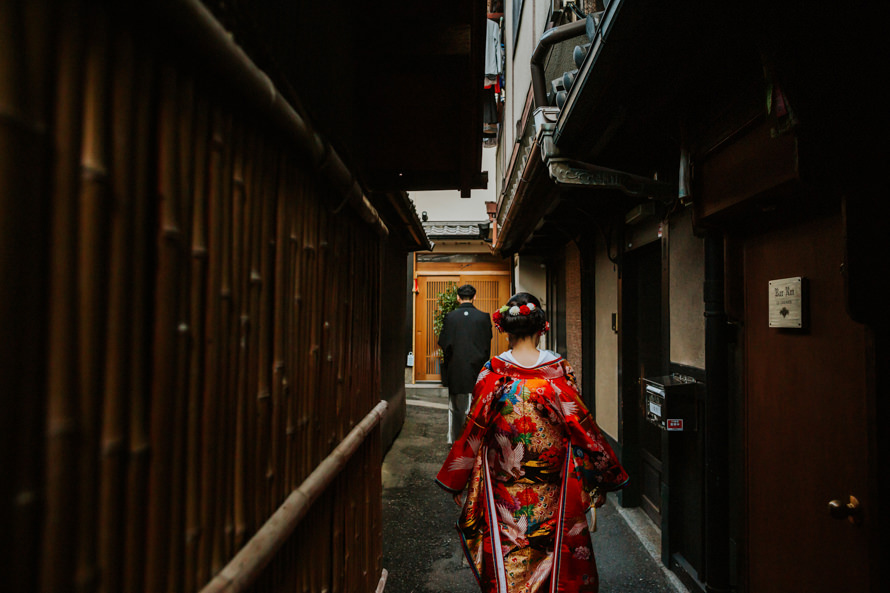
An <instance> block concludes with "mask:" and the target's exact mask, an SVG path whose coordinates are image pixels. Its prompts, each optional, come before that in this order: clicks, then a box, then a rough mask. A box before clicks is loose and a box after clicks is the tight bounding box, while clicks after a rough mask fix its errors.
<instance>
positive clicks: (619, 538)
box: [383, 383, 686, 593]
mask: <svg viewBox="0 0 890 593" xmlns="http://www.w3.org/2000/svg"><path fill="white" fill-rule="evenodd" d="M407 392H408V393H407V403H408V411H407V417H406V418H405V424H404V425H403V427H402V431H401V432H400V433H399V436H398V437H397V438H396V440H395V442H394V443H393V445H392V448H391V449H390V450H389V452H388V453H387V454H386V457H385V458H384V460H383V567H384V568H385V569H386V570H387V571H388V573H389V574H388V577H387V581H386V592H387V593H446V592H448V593H478V591H479V587H478V585H477V584H476V581H475V579H474V577H473V573H472V571H471V569H470V567H469V566H468V565H467V564H466V562H464V561H463V553H462V551H461V549H460V543H459V539H458V535H457V531H456V530H455V528H454V524H455V520H456V519H457V514H458V509H457V507H455V505H454V502H453V501H452V500H451V496H450V495H449V494H448V493H447V492H445V491H443V490H442V489H441V488H439V486H437V485H436V483H435V481H434V476H435V475H436V472H437V471H438V470H439V467H440V466H441V464H442V461H443V460H444V458H445V455H446V453H447V451H448V445H447V444H446V442H445V428H446V425H447V401H448V398H447V396H446V395H445V391H444V389H443V388H442V387H441V386H440V385H438V384H435V383H429V384H416V385H409V386H408V387H407ZM642 515H643V514H642V513H641V512H640V513H638V514H630V513H624V514H619V511H618V510H617V505H616V502H615V500H614V498H612V497H611V495H610V498H609V502H608V503H607V504H606V506H604V507H603V508H602V509H601V510H600V514H599V517H600V518H599V521H598V524H599V529H598V530H597V532H596V533H595V534H594V538H593V544H594V552H595V554H596V559H597V565H598V567H599V573H600V591H601V593H637V592H639V593H686V589H685V588H684V587H683V585H682V584H681V583H680V581H679V580H678V579H677V577H676V576H674V574H673V573H671V572H670V571H667V570H666V569H664V568H663V566H662V565H661V564H660V563H658V562H657V561H656V560H655V559H654V558H653V557H652V556H651V555H650V552H648V551H647V549H646V546H645V545H644V544H643V543H642V541H641V540H640V535H638V533H645V531H646V529H647V527H648V529H649V530H650V531H649V536H650V537H649V539H652V536H653V535H655V529H654V526H653V525H652V523H651V521H649V520H648V518H645V519H644V518H642ZM632 524H633V525H639V527H637V528H636V530H635V529H634V528H632V527H631V525H632ZM643 537H644V538H645V534H644V535H643ZM656 539H657V538H656ZM650 549H652V550H653V552H652V553H654V554H656V555H657V554H658V550H657V549H656V548H654V547H653V546H652V545H651V544H650Z"/></svg>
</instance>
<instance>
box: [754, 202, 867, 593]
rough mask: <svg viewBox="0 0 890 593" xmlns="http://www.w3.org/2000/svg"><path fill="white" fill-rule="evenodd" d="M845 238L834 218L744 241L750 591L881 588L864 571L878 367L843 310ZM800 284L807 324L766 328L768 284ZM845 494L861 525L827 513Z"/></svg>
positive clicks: (863, 334)
mask: <svg viewBox="0 0 890 593" xmlns="http://www.w3.org/2000/svg"><path fill="white" fill-rule="evenodd" d="M842 230H843V227H842V221H841V216H840V214H839V213H837V214H834V215H831V216H827V217H823V218H819V219H816V220H810V221H807V222H803V223H799V224H795V225H789V226H783V227H780V228H774V229H769V230H766V231H763V232H761V233H758V234H754V235H751V236H748V237H745V238H742V262H741V264H740V265H741V267H742V270H743V277H744V279H745V281H744V288H743V294H744V316H745V323H744V327H745V332H744V336H745V372H744V380H745V423H746V434H745V440H746V443H745V445H746V453H747V458H746V477H745V482H746V492H745V494H746V498H747V505H746V506H747V512H746V522H745V524H746V536H747V538H746V539H747V546H746V548H747V565H748V570H747V583H746V585H747V586H746V589H747V590H748V591H750V592H751V593H754V592H756V593H771V592H776V593H778V592H785V591H809V592H812V593H829V592H832V593H834V592H837V591H874V590H876V589H875V587H877V586H878V584H877V583H872V582H870V571H869V567H868V561H869V548H868V545H869V540H870V538H871V537H872V533H871V530H872V529H873V528H874V527H873V521H871V522H870V521H869V513H873V512H874V511H873V509H874V505H876V504H878V501H876V500H869V491H868V488H869V484H868V477H869V475H874V472H875V471H876V470H877V468H875V467H871V466H870V462H869V459H870V457H871V456H870V454H869V453H870V451H869V444H868V435H869V434H870V432H872V429H873V427H872V426H870V419H869V409H870V408H869V406H870V404H869V402H870V401H871V395H870V389H872V386H870V385H869V383H868V377H869V376H870V373H872V372H873V369H872V368H871V367H872V366H873V360H872V358H871V356H872V355H871V353H870V350H869V348H870V346H869V337H868V332H867V330H866V328H865V327H864V326H862V325H860V324H858V323H855V322H853V321H852V320H851V319H850V318H849V317H848V316H847V314H846V312H845V306H844V285H843V279H842V275H841V272H840V265H841V262H842V261H843V237H842ZM816 245H818V248H815V247H814V246H816ZM876 273H877V270H876ZM797 276H802V277H804V278H806V279H807V282H808V284H807V288H806V292H805V294H804V299H805V303H806V304H807V305H808V307H809V315H808V323H807V326H806V327H805V328H804V329H775V328H770V327H769V318H768V314H769V308H768V294H767V293H768V283H769V281H770V280H776V279H782V278H789V277H797ZM851 495H853V496H855V497H857V498H858V500H859V503H860V505H861V509H862V510H863V513H864V518H865V520H864V521H863V522H862V524H860V525H854V524H851V523H849V522H848V521H846V520H843V519H841V520H838V519H833V518H831V516H830V515H829V506H828V503H829V501H831V500H835V499H836V500H841V501H843V502H848V501H849V500H850V499H849V497H850V496H851Z"/></svg>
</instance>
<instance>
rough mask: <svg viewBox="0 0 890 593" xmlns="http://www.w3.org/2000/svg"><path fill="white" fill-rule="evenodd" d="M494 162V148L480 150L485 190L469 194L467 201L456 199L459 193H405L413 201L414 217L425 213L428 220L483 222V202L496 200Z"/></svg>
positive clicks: (486, 213) (457, 191)
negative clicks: (484, 172)
mask: <svg viewBox="0 0 890 593" xmlns="http://www.w3.org/2000/svg"><path fill="white" fill-rule="evenodd" d="M496 162H497V149H496V148H493V147H492V148H483V149H482V170H483V171H488V188H487V189H474V190H472V191H470V197H469V198H462V197H460V191H459V190H445V191H416V192H409V193H408V197H409V198H411V199H412V200H413V201H414V205H415V206H416V207H417V215H418V216H420V214H421V212H423V211H426V213H427V214H428V215H429V220H431V221H437V220H452V221H473V222H485V221H487V220H488V212H487V211H486V209H485V202H494V201H496V200H497V190H496V188H495V186H496V185H497V184H496V183H495V163H496Z"/></svg>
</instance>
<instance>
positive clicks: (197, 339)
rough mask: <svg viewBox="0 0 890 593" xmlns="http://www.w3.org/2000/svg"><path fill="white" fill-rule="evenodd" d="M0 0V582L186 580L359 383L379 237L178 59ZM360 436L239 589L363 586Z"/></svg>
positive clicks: (355, 414)
mask: <svg viewBox="0 0 890 593" xmlns="http://www.w3.org/2000/svg"><path fill="white" fill-rule="evenodd" d="M96 6H99V3H95V5H94V3H89V2H64V3H58V2H53V3H50V2H43V1H35V2H31V1H29V2H24V1H21V2H4V3H2V5H0V27H2V31H0V34H2V40H3V46H4V48H3V51H0V231H2V233H0V247H2V260H0V291H2V294H0V296H2V299H0V330H2V340H0V342H2V343H3V346H2V348H3V350H2V355H3V356H2V357H0V358H2V361H0V365H2V366H0V393H2V413H0V434H2V439H3V440H2V446H0V473H2V475H3V479H2V480H0V482H2V483H3V486H2V487H0V488H2V490H0V494H2V501H0V538H2V540H3V548H4V549H5V550H6V553H4V554H3V555H2V556H0V557H2V560H0V590H3V591H14V592H18V591H22V592H24V591H43V592H46V593H50V592H51V593H62V592H66V591H75V590H76V591H107V592H118V591H126V592H137V591H138V592H141V591H146V592H152V593H154V592H161V591H170V592H173V591H177V592H178V591H195V590H198V589H200V588H201V587H202V586H203V585H204V584H206V583H207V582H208V581H209V580H210V579H211V578H212V576H213V575H214V574H215V573H216V572H217V571H219V570H220V568H221V567H222V566H224V565H225V563H226V562H227V560H228V559H230V558H231V557H232V556H233V555H234V553H235V552H236V551H237V550H238V549H239V548H240V547H241V546H242V545H243V544H244V543H245V542H246V541H247V540H248V539H249V538H250V536H251V535H252V534H253V533H254V532H255V530H256V529H257V528H258V527H259V526H260V525H261V524H262V523H263V522H264V521H265V520H266V519H267V518H268V517H269V515H270V514H271V513H272V512H273V511H274V510H275V509H276V508H277V507H278V505H279V504H280V503H281V502H282V501H283V500H284V498H285V497H286V495H287V494H288V493H289V492H290V491H291V490H292V489H294V488H295V487H297V486H298V485H299V484H300V483H301V481H302V480H303V479H304V478H306V477H307V476H308V475H309V473H310V472H311V471H312V470H313V469H314V468H315V467H316V466H317V465H318V463H319V462H320V460H322V459H323V458H324V457H325V456H326V455H327V454H328V453H329V452H330V451H331V450H332V449H333V448H334V447H335V446H336V445H337V444H338V443H339V441H340V440H341V439H342V438H343V437H344V436H345V435H346V434H347V433H348V432H349V430H350V429H351V428H352V427H353V426H354V425H355V424H356V423H358V422H359V421H360V420H361V419H362V418H363V417H364V416H365V414H367V413H368V412H369V411H370V410H371V408H373V406H374V405H375V404H376V403H377V402H378V401H379V400H380V377H379V364H378V360H379V353H380V341H379V327H380V308H379V307H380V306H379V303H380V300H379V298H378V295H379V291H380V266H381V257H382V251H381V243H380V238H379V236H378V235H377V234H375V233H374V231H373V230H372V228H371V227H370V226H369V225H367V224H365V223H364V222H362V221H361V220H360V219H359V218H358V217H357V216H355V215H353V214H352V213H351V211H350V210H349V208H344V209H343V210H341V211H340V212H339V213H337V214H334V212H333V206H336V205H338V204H340V203H341V202H342V198H341V197H340V196H338V195H335V193H334V192H333V191H332V190H331V189H329V188H328V187H327V186H325V185H324V183H323V182H322V181H321V179H320V176H319V175H318V173H317V172H316V171H314V170H313V169H312V167H311V166H310V165H309V164H308V163H307V159H306V158H305V157H304V156H302V153H301V152H300V150H299V149H298V147H294V146H290V145H288V144H287V142H286V141H284V140H283V139H281V138H279V137H278V136H277V135H276V131H275V130H274V129H270V128H269V127H266V124H265V123H264V121H263V119H262V117H260V116H259V115H258V114H256V113H254V112H251V111H250V110H247V109H245V107H244V105H243V104H242V103H241V102H240V101H239V99H238V97H237V94H234V93H232V92H231V90H229V88H228V87H227V86H225V85H222V84H217V83H218V81H215V80H213V79H212V77H209V76H205V73H204V71H203V70H202V68H201V66H200V64H190V62H189V60H188V59H187V56H186V57H183V59H178V57H177V56H175V54H174V53H173V52H169V51H167V49H168V48H162V47H160V46H159V45H158V42H157V40H156V39H153V38H152V37H151V36H150V35H149V36H137V35H135V34H133V33H131V32H129V31H128V29H127V26H126V25H127V23H121V22H117V21H115V20H114V18H113V17H111V16H110V15H109V14H106V13H105V12H104V11H103V9H102V8H97V7H96ZM380 463H381V451H380V437H379V431H374V433H373V434H372V436H371V438H370V439H369V440H368V441H367V442H366V443H365V444H364V445H363V446H362V447H361V448H360V449H359V451H358V452H357V453H356V455H355V456H354V457H353V459H352V460H351V461H350V463H349V465H348V466H347V467H346V469H345V471H344V473H343V474H341V477H340V478H338V479H337V480H336V481H335V482H334V484H333V485H332V487H331V488H330V489H329V491H328V492H326V493H325V494H324V495H323V496H322V497H321V499H320V500H319V502H318V503H317V504H316V505H315V506H314V507H313V508H312V509H311V510H310V512H309V514H308V516H307V517H306V519H305V520H304V521H303V522H302V523H301V524H300V525H299V526H298V527H297V530H296V532H295V535H294V536H293V537H292V542H290V543H289V544H288V545H287V546H286V547H285V548H284V550H283V551H282V552H281V553H280V554H279V555H278V557H277V558H276V559H275V560H273V562H272V563H271V564H270V565H269V567H268V569H267V570H266V572H265V574H264V575H263V577H262V578H261V580H260V582H259V583H257V586H256V590H257V591H280V590H288V591H321V590H328V591H332V592H333V591H349V592H351V591H359V590H364V591H369V590H373V588H374V587H375V586H376V583H377V580H378V579H379V576H380V569H381V548H380V539H381V533H382V531H381V525H380V521H381V517H380V492H381V484H380V473H379V468H380Z"/></svg>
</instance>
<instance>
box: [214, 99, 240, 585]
mask: <svg viewBox="0 0 890 593" xmlns="http://www.w3.org/2000/svg"><path fill="white" fill-rule="evenodd" d="M234 130H235V123H234V118H233V116H232V114H231V113H229V112H226V114H225V127H224V133H223V142H224V143H223V170H222V181H223V184H222V187H221V188H220V189H221V191H220V201H219V204H218V206H217V207H218V208H219V209H220V211H221V212H222V232H221V235H220V242H219V244H218V246H217V247H218V248H219V249H220V256H221V258H222V260H221V261H222V268H221V274H220V284H219V288H218V289H219V295H218V298H219V301H220V327H219V332H220V333H219V335H220V367H219V368H217V369H215V372H216V373H218V374H219V375H220V377H221V378H222V383H220V384H219V389H218V391H217V394H216V395H217V397H219V399H220V402H221V406H220V417H219V424H218V430H219V431H220V433H221V434H220V447H219V449H218V452H217V456H218V457H217V463H218V467H219V468H220V471H219V478H218V481H217V489H216V490H215V492H216V493H217V495H218V496H219V499H220V503H221V504H220V507H219V509H218V514H217V518H216V522H217V527H218V529H217V535H218V539H217V542H216V546H215V548H214V554H213V561H214V564H213V572H214V573H216V572H218V571H219V570H221V569H222V567H223V566H225V563H226V561H227V560H228V559H229V558H230V557H231V556H232V552H233V536H234V530H235V529H234V497H233V482H232V480H233V473H234V472H233V465H234V453H235V449H234V438H233V435H234V433H235V422H234V420H235V417H236V416H235V405H234V404H235V397H234V389H233V377H234V374H235V370H236V366H235V361H234V357H233V352H234V349H235V338H234V337H233V335H234V334H235V332H237V326H236V325H235V324H234V311H235V308H234V305H233V302H232V298H233V296H232V273H233V270H232V234H233V231H232V218H233V204H232V199H233V183H232V181H233V177H234V175H233V170H234V149H235V145H236V140H235V131H234Z"/></svg>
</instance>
